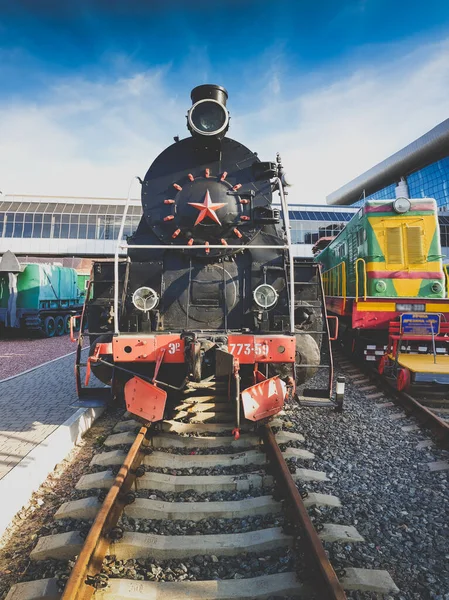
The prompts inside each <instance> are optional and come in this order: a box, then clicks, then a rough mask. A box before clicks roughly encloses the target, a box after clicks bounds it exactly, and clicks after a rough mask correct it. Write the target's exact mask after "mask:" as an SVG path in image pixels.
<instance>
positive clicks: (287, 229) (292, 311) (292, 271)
mask: <svg viewBox="0 0 449 600" xmlns="http://www.w3.org/2000/svg"><path fill="white" fill-rule="evenodd" d="M275 182H276V183H277V185H278V191H279V196H280V198H281V206H282V212H283V218H284V227H285V236H286V238H287V252H288V259H289V262H290V265H289V267H290V273H289V275H290V330H291V333H292V334H293V333H295V266H294V264H293V252H292V236H291V231H290V216H289V213H288V204H287V199H286V198H285V194H284V187H283V185H282V181H281V179H280V178H279V177H276V179H275Z"/></svg>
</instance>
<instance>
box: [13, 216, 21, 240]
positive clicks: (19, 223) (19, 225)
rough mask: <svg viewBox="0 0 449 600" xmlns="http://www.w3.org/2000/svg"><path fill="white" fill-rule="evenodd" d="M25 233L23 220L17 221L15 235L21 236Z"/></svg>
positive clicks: (16, 236)
mask: <svg viewBox="0 0 449 600" xmlns="http://www.w3.org/2000/svg"><path fill="white" fill-rule="evenodd" d="M22 233H23V220H20V221H16V222H15V224H14V233H13V237H15V238H21V237H22Z"/></svg>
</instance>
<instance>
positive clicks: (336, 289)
mask: <svg viewBox="0 0 449 600" xmlns="http://www.w3.org/2000/svg"><path fill="white" fill-rule="evenodd" d="M323 286H324V293H325V294H326V296H338V297H340V298H343V310H344V309H345V306H346V263H345V262H344V261H342V262H341V263H338V265H335V267H332V268H331V269H328V270H327V271H324V272H323Z"/></svg>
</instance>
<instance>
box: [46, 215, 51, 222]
mask: <svg viewBox="0 0 449 600" xmlns="http://www.w3.org/2000/svg"><path fill="white" fill-rule="evenodd" d="M51 218H52V216H51V215H44V223H51Z"/></svg>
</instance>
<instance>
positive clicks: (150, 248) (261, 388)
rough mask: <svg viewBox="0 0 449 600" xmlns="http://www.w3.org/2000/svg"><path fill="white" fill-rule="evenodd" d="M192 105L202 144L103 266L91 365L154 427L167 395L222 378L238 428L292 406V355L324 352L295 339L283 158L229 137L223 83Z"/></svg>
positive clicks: (170, 159)
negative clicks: (266, 159)
mask: <svg viewBox="0 0 449 600" xmlns="http://www.w3.org/2000/svg"><path fill="white" fill-rule="evenodd" d="M191 98H192V103H193V104H192V107H191V108H190V110H189V111H188V115H187V121H188V128H189V130H190V133H191V137H189V138H186V139H183V140H177V141H175V143H174V144H173V145H171V146H169V147H168V148H167V149H166V150H164V151H163V152H162V153H161V154H160V155H159V156H158V157H157V158H156V160H155V161H154V162H153V164H152V165H151V167H150V168H149V170H148V172H147V174H146V176H145V179H144V180H143V182H142V209H143V216H142V219H141V221H140V224H139V226H138V228H137V230H136V232H135V233H134V234H133V236H132V237H131V238H129V239H128V241H127V243H122V242H120V240H119V242H118V244H119V247H120V248H121V249H122V250H126V252H127V257H126V260H123V259H120V260H119V259H118V256H119V252H118V251H117V255H116V260H115V261H114V262H96V263H95V264H94V266H93V278H92V281H93V285H92V286H91V297H89V298H88V300H87V302H86V313H87V315H88V323H89V335H90V340H91V353H90V359H89V362H90V366H91V367H92V371H93V372H94V374H95V375H96V376H97V377H98V378H99V379H101V380H102V381H103V382H104V383H107V384H110V385H111V386H112V388H113V391H114V393H115V395H122V394H123V395H124V397H125V401H126V405H127V407H128V410H129V411H130V412H134V413H135V414H137V415H139V416H141V417H142V418H143V419H144V420H146V421H156V420H159V419H161V418H162V416H163V413H164V408H165V401H166V398H167V391H168V392H169V391H170V390H173V389H178V390H180V389H183V387H185V386H186V385H187V384H188V382H189V381H194V382H199V381H201V380H203V379H205V378H211V377H214V376H215V377H217V378H225V379H227V380H228V382H229V386H228V389H229V390H230V400H234V401H235V402H236V420H237V423H236V425H237V427H238V420H239V415H240V405H241V404H242V405H243V412H244V415H245V417H246V418H249V419H252V420H260V419H262V418H265V417H268V416H270V415H272V414H275V413H276V412H278V411H279V410H281V408H282V406H283V402H284V398H285V395H286V394H287V393H289V391H290V392H291V390H292V388H293V386H294V375H295V367H294V365H295V356H296V362H301V361H302V362H303V363H304V362H309V363H310V362H312V363H314V361H315V363H317V362H319V351H318V347H317V346H316V343H315V342H314V340H313V339H312V338H311V337H310V336H304V335H302V336H297V335H295V324H294V307H293V297H294V287H293V270H292V257H291V244H290V239H289V234H288V215H287V213H288V211H287V210H286V208H287V205H286V202H285V196H284V193H283V192H284V190H283V173H282V167H281V165H280V161H279V160H278V161H277V162H275V163H263V162H260V160H259V158H258V157H257V154H255V153H253V152H251V151H250V150H249V149H248V148H246V147H245V146H243V145H242V144H240V143H239V142H236V141H235V140H232V139H229V138H227V137H225V134H226V132H227V130H228V126H229V114H228V111H227V108H226V101H227V92H226V90H225V89H224V88H222V87H220V86H216V85H202V86H199V87H197V88H195V89H194V90H193V91H192V94H191ZM274 191H278V192H279V195H280V197H281V208H282V209H283V210H282V212H283V221H282V224H281V210H280V208H279V207H276V206H273V199H272V194H273V192H274ZM282 203H283V204H282ZM124 218H125V217H124ZM306 338H308V339H306ZM304 344H305V345H304ZM314 344H315V346H316V348H315V347H314V346H313V345H314Z"/></svg>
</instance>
